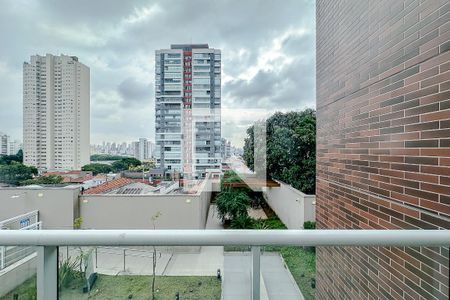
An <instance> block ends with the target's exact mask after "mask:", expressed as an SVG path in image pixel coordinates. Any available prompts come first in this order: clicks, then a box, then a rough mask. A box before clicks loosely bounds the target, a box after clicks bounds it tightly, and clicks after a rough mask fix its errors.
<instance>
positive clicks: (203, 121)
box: [155, 44, 221, 178]
mask: <svg viewBox="0 0 450 300" xmlns="http://www.w3.org/2000/svg"><path fill="white" fill-rule="evenodd" d="M155 96H156V101H155V110H156V149H155V157H156V159H157V164H158V165H159V166H160V167H161V168H163V169H167V171H168V172H169V173H172V172H181V173H183V175H184V177H185V178H202V177H204V176H205V173H206V171H207V170H208V169H220V168H221V153H220V152H221V113H220V112H221V52H220V50H218V49H213V48H209V46H208V45H207V44H181V45H171V47H170V49H162V50H157V51H156V57H155Z"/></svg>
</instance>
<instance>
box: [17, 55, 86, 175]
mask: <svg viewBox="0 0 450 300" xmlns="http://www.w3.org/2000/svg"><path fill="white" fill-rule="evenodd" d="M89 139H90V73H89V68H88V67H87V66H85V65H84V64H82V63H80V62H79V61H78V58H77V57H75V56H67V55H60V56H54V55H51V54H47V55H46V56H40V55H33V56H31V60H30V62H25V63H24V65H23V152H24V163H25V164H26V165H30V166H35V167H37V168H38V169H39V170H79V169H81V167H82V166H83V165H85V164H88V163H89V152H90V151H89V150H90V149H89Z"/></svg>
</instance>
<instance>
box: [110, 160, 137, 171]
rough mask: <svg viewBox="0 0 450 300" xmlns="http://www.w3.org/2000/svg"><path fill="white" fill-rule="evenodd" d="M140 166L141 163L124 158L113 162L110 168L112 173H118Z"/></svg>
mask: <svg viewBox="0 0 450 300" xmlns="http://www.w3.org/2000/svg"><path fill="white" fill-rule="evenodd" d="M141 164H142V163H141V161H140V160H138V159H136V158H134V157H125V158H122V159H121V160H117V161H115V162H113V163H112V165H111V166H112V168H113V169H114V171H116V172H120V171H126V170H128V169H130V168H134V167H137V166H140V165H141Z"/></svg>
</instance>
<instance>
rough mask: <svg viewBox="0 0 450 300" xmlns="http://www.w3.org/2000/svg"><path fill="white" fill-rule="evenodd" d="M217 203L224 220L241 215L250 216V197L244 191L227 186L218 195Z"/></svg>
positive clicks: (220, 215)
mask: <svg viewBox="0 0 450 300" xmlns="http://www.w3.org/2000/svg"><path fill="white" fill-rule="evenodd" d="M216 205H217V211H218V213H219V217H220V218H221V219H222V222H224V221H225V220H226V219H229V220H234V219H236V218H237V217H239V216H248V213H247V208H248V207H249V206H250V198H249V196H248V195H247V194H246V193H245V192H243V191H240V190H236V189H231V188H227V189H225V190H222V192H220V194H219V195H218V196H217V201H216Z"/></svg>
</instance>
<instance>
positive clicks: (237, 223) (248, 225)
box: [230, 215, 255, 229]
mask: <svg viewBox="0 0 450 300" xmlns="http://www.w3.org/2000/svg"><path fill="white" fill-rule="evenodd" d="M254 223H255V222H254V221H253V219H252V218H250V217H249V216H245V215H240V216H238V217H236V218H235V219H233V220H232V221H231V224H230V227H231V228H233V229H252V228H254Z"/></svg>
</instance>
